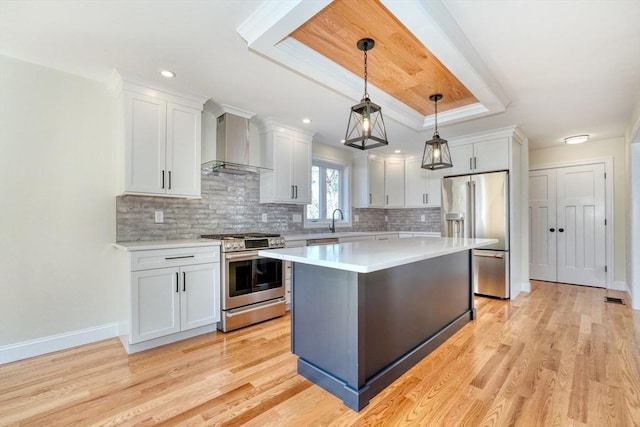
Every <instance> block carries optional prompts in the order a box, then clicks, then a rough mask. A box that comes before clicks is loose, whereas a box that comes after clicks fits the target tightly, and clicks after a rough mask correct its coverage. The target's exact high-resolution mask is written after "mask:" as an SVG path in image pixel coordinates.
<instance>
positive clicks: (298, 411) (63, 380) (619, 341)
mask: <svg viewBox="0 0 640 427" xmlns="http://www.w3.org/2000/svg"><path fill="white" fill-rule="evenodd" d="M605 295H609V296H617V297H624V298H625V301H626V299H627V298H626V294H622V293H619V292H613V291H606V290H603V289H596V288H589V287H580V286H571V285H561V284H555V283H545V282H532V292H531V293H530V294H521V295H520V296H518V297H517V298H516V299H514V300H513V301H498V300H492V299H487V298H477V299H476V305H477V308H478V313H479V316H478V319H477V320H475V321H474V322H471V323H469V324H467V325H466V326H465V327H464V328H463V329H462V330H460V331H459V332H458V333H457V334H456V335H454V336H453V337H452V338H451V339H449V340H448V341H447V342H446V343H444V344H443V345H442V346H441V347H439V348H438V349H437V350H436V351H434V352H433V353H431V354H430V355H429V356H427V357H426V358H425V359H424V360H422V361H421V362H420V363H419V364H418V365H416V366H415V367H414V368H412V369H411V370H410V371H408V372H407V373H406V374H404V375H403V376H402V377H401V378H399V379H398V380H396V381H395V382H394V383H393V384H392V385H391V386H389V387H388V388H387V389H386V390H384V391H383V392H382V393H381V394H379V395H378V396H376V397H375V398H374V399H373V400H372V401H371V403H370V404H369V405H368V406H367V407H366V408H365V409H363V410H362V411H361V412H360V413H356V412H353V411H351V410H350V409H348V408H347V407H345V406H344V405H343V404H342V402H341V401H340V400H338V399H337V398H335V397H334V396H332V395H330V394H328V393H327V392H325V391H323V390H322V389H321V388H319V387H318V386H316V385H313V384H311V383H310V382H308V381H307V380H305V379H304V378H302V377H300V376H298V375H296V358H295V356H293V355H292V354H291V353H290V351H289V339H290V337H289V317H288V316H286V317H283V318H280V319H276V320H273V321H269V322H265V323H263V324H260V325H255V326H252V327H250V328H245V329H242V330H239V331H235V332H231V333H228V334H222V333H211V334H207V335H204V336H200V337H196V338H192V339H190V340H187V341H183V342H180V343H176V344H172V345H167V346H164V347H161V348H157V349H153V350H149V351H146V352H142V353H139V354H134V355H129V356H128V355H127V354H126V353H125V351H124V350H123V348H122V346H121V345H120V343H119V341H118V340H117V339H110V340H106V341H102V342H98V343H94V344H89V345H85V346H82V347H77V348H74V349H70V350H65V351H61V352H57V353H53V354H50V355H44V356H40V357H36V358H32V359H29V360H24V361H20V362H15V363H11V364H6V365H3V366H0V425H43V426H69V425H82V426H85V425H96V426H97V425H100V426H103V425H155V424H161V425H162V424H164V425H171V426H175V425H198V426H200V425H215V426H231V425H253V426H320V425H335V426H351V425H358V426H364V425H370V426H379V425H384V426H387V425H389V426H410V425H420V426H438V425H443V426H459V425H460V426H462V425H468V426H503V425H504V426H506V425H521V426H535V425H539V426H583V425H589V426H608V425H611V426H640V312H634V311H632V310H631V309H630V308H629V306H628V305H624V306H621V305H615V304H610V303H604V302H603V300H604V296H605ZM627 303H628V301H627Z"/></svg>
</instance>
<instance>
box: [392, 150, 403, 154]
mask: <svg viewBox="0 0 640 427" xmlns="http://www.w3.org/2000/svg"><path fill="white" fill-rule="evenodd" d="M393 152H394V153H396V154H399V153H401V152H402V151H400V150H393Z"/></svg>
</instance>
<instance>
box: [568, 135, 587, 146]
mask: <svg viewBox="0 0 640 427" xmlns="http://www.w3.org/2000/svg"><path fill="white" fill-rule="evenodd" d="M588 140H589V135H574V136H568V137H566V138H565V139H564V143H565V144H582V143H583V142H587V141H588Z"/></svg>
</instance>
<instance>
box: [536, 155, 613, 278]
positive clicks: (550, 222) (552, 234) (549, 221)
mask: <svg viewBox="0 0 640 427" xmlns="http://www.w3.org/2000/svg"><path fill="white" fill-rule="evenodd" d="M529 218H530V224H529V227H530V229H529V232H530V255H529V256H530V260H529V269H530V275H531V278H532V279H536V280H547V281H554V282H562V283H572V284H578V285H589V286H599V287H605V286H606V272H605V264H606V249H605V248H606V226H605V179H604V164H601V163H600V164H590V165H580V166H569V167H563V168H555V169H546V170H538V171H531V172H530V174H529Z"/></svg>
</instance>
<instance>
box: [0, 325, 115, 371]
mask: <svg viewBox="0 0 640 427" xmlns="http://www.w3.org/2000/svg"><path fill="white" fill-rule="evenodd" d="M118 333H119V324H118V322H114V323H106V324H104V325H99V326H94V327H91V328H86V329H80V330H77V331H71V332H65V333H62V334H57V335H50V336H48V337H43V338H37V339H34V340H28V341H22V342H19V343H15V344H9V345H4V346H1V347H0V365H1V364H4V363H10V362H15V361H17V360H22V359H27V358H29V357H34V356H40V355H43V354H46V353H52V352H54V351H59V350H65V349H68V348H72V347H77V346H79V345H83V344H89V343H92V342H96V341H101V340H105V339H108V338H114V337H117V336H118Z"/></svg>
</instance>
